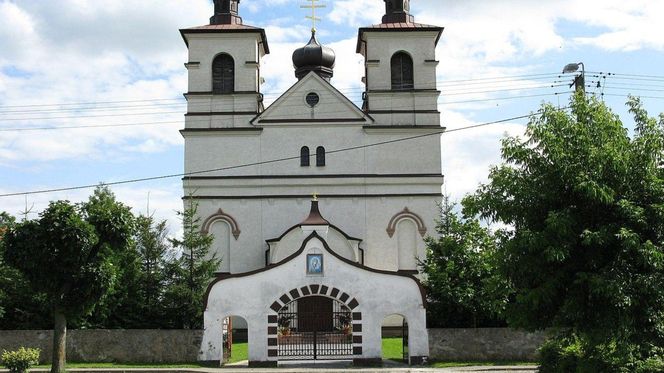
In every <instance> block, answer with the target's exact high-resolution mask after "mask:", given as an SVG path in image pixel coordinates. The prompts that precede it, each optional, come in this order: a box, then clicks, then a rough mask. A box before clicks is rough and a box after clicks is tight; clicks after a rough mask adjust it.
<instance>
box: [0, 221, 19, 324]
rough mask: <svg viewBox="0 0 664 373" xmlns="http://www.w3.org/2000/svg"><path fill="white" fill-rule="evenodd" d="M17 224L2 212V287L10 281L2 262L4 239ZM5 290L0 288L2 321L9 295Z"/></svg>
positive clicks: (0, 264)
mask: <svg viewBox="0 0 664 373" xmlns="http://www.w3.org/2000/svg"><path fill="white" fill-rule="evenodd" d="M15 223H16V220H15V219H14V217H13V216H11V215H9V214H7V213H6V212H4V211H3V212H0V284H2V285H5V282H7V280H8V276H7V272H8V270H9V268H8V267H7V266H6V265H5V264H4V263H3V260H2V257H3V253H4V251H5V250H4V246H3V237H4V236H5V232H7V230H9V229H10V228H11V227H12V226H14V224H15ZM5 289H6V287H5V286H0V319H2V317H3V315H4V314H5V307H4V305H5V304H6V302H7V293H6V290H5Z"/></svg>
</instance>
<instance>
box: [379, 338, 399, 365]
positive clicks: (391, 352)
mask: <svg viewBox="0 0 664 373" xmlns="http://www.w3.org/2000/svg"><path fill="white" fill-rule="evenodd" d="M383 359H390V360H397V361H403V340H402V338H401V337H392V338H383Z"/></svg>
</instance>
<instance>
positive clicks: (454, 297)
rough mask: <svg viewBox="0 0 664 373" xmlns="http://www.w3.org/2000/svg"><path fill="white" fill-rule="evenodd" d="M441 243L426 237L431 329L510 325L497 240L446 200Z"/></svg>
mask: <svg viewBox="0 0 664 373" xmlns="http://www.w3.org/2000/svg"><path fill="white" fill-rule="evenodd" d="M436 231H437V233H438V238H434V237H427V238H426V240H425V241H426V246H427V248H426V259H425V260H423V261H421V262H420V263H419V265H420V268H421V270H422V273H424V275H425V276H424V277H425V280H424V286H425V288H426V290H427V322H428V323H429V325H430V326H431V327H443V328H450V327H452V328H462V327H493V326H504V325H505V321H504V319H503V316H502V313H503V311H504V308H505V305H506V303H507V299H508V296H509V287H508V284H507V281H505V280H504V279H503V278H502V277H501V276H500V275H499V273H498V271H497V270H496V266H495V265H494V254H495V250H496V238H495V237H494V236H493V234H492V233H491V232H490V231H489V230H488V229H487V228H484V227H482V226H481V225H480V223H479V222H478V221H477V220H475V219H472V218H462V217H459V216H458V215H457V214H456V213H455V212H454V204H450V203H449V199H448V198H447V197H446V198H445V199H444V200H443V204H442V205H441V219H440V221H438V223H437V225H436Z"/></svg>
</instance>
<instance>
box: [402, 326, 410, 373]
mask: <svg viewBox="0 0 664 373" xmlns="http://www.w3.org/2000/svg"><path fill="white" fill-rule="evenodd" d="M401 354H402V357H403V362H404V363H406V364H410V361H409V360H408V323H407V322H406V319H405V318H404V319H403V323H402V324H401Z"/></svg>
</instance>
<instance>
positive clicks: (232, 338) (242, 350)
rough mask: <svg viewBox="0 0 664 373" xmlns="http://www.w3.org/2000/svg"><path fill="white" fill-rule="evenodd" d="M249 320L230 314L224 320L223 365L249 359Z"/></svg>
mask: <svg viewBox="0 0 664 373" xmlns="http://www.w3.org/2000/svg"><path fill="white" fill-rule="evenodd" d="M248 326H249V325H248V323H247V320H246V319H245V318H243V317H240V316H228V317H226V318H224V319H223V321H222V350H223V355H222V365H229V364H230V365H232V364H237V363H242V362H244V361H245V360H248V359H249V357H248V351H249V343H248V342H249V340H248V335H247V330H248Z"/></svg>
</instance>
